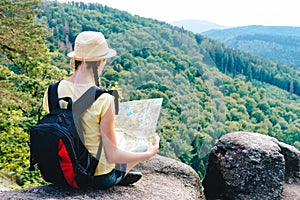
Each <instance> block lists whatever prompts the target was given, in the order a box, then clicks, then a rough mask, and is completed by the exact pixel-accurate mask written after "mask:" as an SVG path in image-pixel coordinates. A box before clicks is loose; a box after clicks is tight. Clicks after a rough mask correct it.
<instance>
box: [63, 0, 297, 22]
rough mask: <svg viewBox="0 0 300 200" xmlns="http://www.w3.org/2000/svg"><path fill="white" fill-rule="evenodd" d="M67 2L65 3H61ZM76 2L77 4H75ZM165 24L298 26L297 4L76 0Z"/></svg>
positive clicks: (273, 0) (289, 0)
mask: <svg viewBox="0 0 300 200" xmlns="http://www.w3.org/2000/svg"><path fill="white" fill-rule="evenodd" d="M61 1H68V0H61ZM76 1H77V0H76ZM78 1H82V2H97V3H100V4H103V5H107V6H109V7H113V8H117V9H119V10H123V11H127V12H129V13H131V14H133V15H139V16H142V17H146V18H153V19H157V20H160V21H165V22H174V21H180V20H184V19H198V20H205V21H209V22H212V23H215V24H218V25H222V26H247V25H265V26H298V27H300V11H299V6H298V4H299V3H298V2H299V0H78Z"/></svg>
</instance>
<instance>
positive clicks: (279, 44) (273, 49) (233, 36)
mask: <svg viewBox="0 0 300 200" xmlns="http://www.w3.org/2000/svg"><path fill="white" fill-rule="evenodd" d="M202 34H203V35H205V36H207V37H210V38H213V39H216V40H218V41H221V42H223V43H224V44H226V45H227V46H229V47H232V48H235V49H239V50H241V51H244V52H248V53H251V54H253V55H256V56H260V57H263V58H267V59H271V60H274V61H275V62H278V63H283V64H286V65H291V66H294V67H297V68H299V67H300V59H299V55H300V27H288V26H245V27H236V28H230V29H224V30H210V31H207V32H204V33H202Z"/></svg>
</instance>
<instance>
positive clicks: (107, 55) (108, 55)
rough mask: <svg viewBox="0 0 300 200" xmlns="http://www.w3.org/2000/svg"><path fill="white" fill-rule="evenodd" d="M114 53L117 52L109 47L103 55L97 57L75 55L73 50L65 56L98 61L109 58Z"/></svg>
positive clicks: (79, 59)
mask: <svg viewBox="0 0 300 200" xmlns="http://www.w3.org/2000/svg"><path fill="white" fill-rule="evenodd" d="M116 55H117V52H116V51H115V50H114V49H109V50H108V52H107V53H106V54H105V55H102V56H98V57H86V58H82V57H76V56H75V52H74V51H72V52H70V53H68V54H67V56H68V57H69V58H74V60H78V61H82V59H84V60H85V61H91V62H93V61H99V60H102V59H106V58H111V57H114V56H116Z"/></svg>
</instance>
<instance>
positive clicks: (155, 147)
mask: <svg viewBox="0 0 300 200" xmlns="http://www.w3.org/2000/svg"><path fill="white" fill-rule="evenodd" d="M159 141H160V137H159V136H158V135H155V138H154V139H153V141H150V142H149V145H148V149H147V151H146V152H147V153H148V154H149V156H150V157H152V156H154V155H155V154H157V153H158V151H159Z"/></svg>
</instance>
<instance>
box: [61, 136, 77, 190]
mask: <svg viewBox="0 0 300 200" xmlns="http://www.w3.org/2000/svg"><path fill="white" fill-rule="evenodd" d="M58 156H59V159H58V160H59V165H60V167H61V170H62V172H63V174H64V177H65V179H66V181H67V182H68V184H69V185H71V186H72V187H74V188H79V186H78V185H77V183H76V181H75V173H74V167H73V165H72V161H71V159H70V156H69V154H68V151H67V149H66V146H65V144H64V142H63V141H62V139H60V140H59V142H58Z"/></svg>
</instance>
